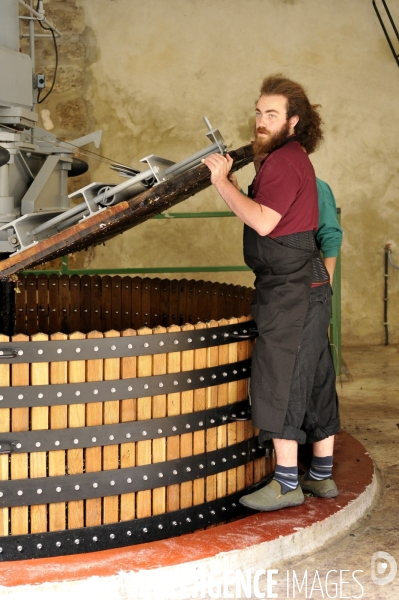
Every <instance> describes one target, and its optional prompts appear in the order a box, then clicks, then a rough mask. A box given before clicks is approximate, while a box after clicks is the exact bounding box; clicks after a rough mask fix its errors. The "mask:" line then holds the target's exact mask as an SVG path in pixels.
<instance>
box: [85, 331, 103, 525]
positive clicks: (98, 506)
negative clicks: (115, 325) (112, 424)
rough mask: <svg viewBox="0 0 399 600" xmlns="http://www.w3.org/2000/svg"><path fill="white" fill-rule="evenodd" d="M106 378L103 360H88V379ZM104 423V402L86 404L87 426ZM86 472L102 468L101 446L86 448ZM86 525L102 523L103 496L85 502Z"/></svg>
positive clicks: (94, 334) (94, 336)
mask: <svg viewBox="0 0 399 600" xmlns="http://www.w3.org/2000/svg"><path fill="white" fill-rule="evenodd" d="M102 337H103V334H102V333H100V332H99V331H90V332H89V333H88V334H87V339H101V338H102ZM103 378H104V369H103V361H102V360H101V359H98V358H97V359H93V360H88V361H86V381H102V380H103ZM102 424H103V403H102V402H88V403H87V404H86V426H87V427H94V426H95V425H102ZM85 469H86V473H93V472H96V471H101V470H102V449H101V446H95V447H93V448H86V450H85ZM85 516H86V522H85V523H86V527H93V526H95V525H101V523H102V520H101V519H102V500H101V498H89V499H88V500H86V502H85Z"/></svg>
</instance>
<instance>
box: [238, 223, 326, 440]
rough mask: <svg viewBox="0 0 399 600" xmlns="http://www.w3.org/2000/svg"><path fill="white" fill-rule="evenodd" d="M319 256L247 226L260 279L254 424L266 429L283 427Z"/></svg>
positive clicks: (247, 246) (249, 259) (248, 258)
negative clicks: (262, 234) (313, 268)
mask: <svg viewBox="0 0 399 600" xmlns="http://www.w3.org/2000/svg"><path fill="white" fill-rule="evenodd" d="M316 257H319V253H318V251H317V250H315V251H312V250H311V251H309V250H301V249H297V248H288V247H286V246H284V245H281V244H279V243H278V242H276V241H274V240H273V239H271V238H270V237H268V236H260V235H259V234H258V233H257V232H256V231H255V230H254V229H252V228H251V227H248V226H247V225H245V226H244V259H245V262H246V264H247V265H248V266H249V267H250V268H251V269H252V270H253V271H254V273H255V275H256V280H255V288H256V291H255V297H254V302H253V304H252V306H251V312H252V316H253V318H254V320H255V322H256V326H257V329H258V332H259V337H258V338H257V340H256V343H255V348H254V352H253V355H252V372H251V402H252V422H253V425H254V426H255V427H258V428H260V429H264V430H266V431H270V432H275V433H280V432H281V431H282V429H283V424H284V419H285V415H286V411H287V407H288V399H289V394H290V387H291V379H292V375H293V371H294V365H295V359H296V353H297V349H298V345H299V340H300V337H301V333H302V329H303V325H304V321H305V317H306V313H307V310H308V304H309V296H310V290H311V283H312V259H313V258H316Z"/></svg>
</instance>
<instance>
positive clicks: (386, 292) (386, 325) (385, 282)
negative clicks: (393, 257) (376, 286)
mask: <svg viewBox="0 0 399 600" xmlns="http://www.w3.org/2000/svg"><path fill="white" fill-rule="evenodd" d="M390 251H391V247H390V245H389V244H386V245H385V260H384V328H385V346H388V344H389V338H388V259H389V253H390Z"/></svg>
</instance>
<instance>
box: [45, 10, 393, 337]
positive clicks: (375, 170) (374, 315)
mask: <svg viewBox="0 0 399 600" xmlns="http://www.w3.org/2000/svg"><path fill="white" fill-rule="evenodd" d="M45 8H46V11H47V16H48V18H49V19H50V21H53V22H54V23H55V24H56V26H57V27H58V28H59V29H60V31H61V32H62V38H61V39H60V40H59V54H60V56H59V73H58V77H57V84H56V87H55V89H54V92H53V93H52V94H51V96H50V97H49V98H48V100H46V101H45V102H44V103H43V104H42V105H40V107H38V110H39V112H40V113H41V118H42V124H43V125H44V126H46V127H52V126H53V127H52V129H51V130H52V131H53V132H54V133H56V135H58V136H59V137H60V138H63V139H73V138H74V137H79V136H81V135H84V134H86V133H88V132H90V131H94V130H96V129H102V130H103V138H102V144H101V147H100V149H99V153H100V154H101V155H102V156H106V157H109V158H112V159H113V160H115V161H118V162H122V163H125V164H127V165H130V166H133V167H138V168H142V165H141V164H140V163H139V162H138V161H139V159H140V158H142V157H143V156H147V155H148V154H152V153H155V154H159V155H161V156H165V157H166V158H169V159H171V160H176V161H178V160H181V159H182V158H184V157H186V156H188V155H190V154H192V153H194V152H196V151H197V150H199V149H201V148H203V147H205V146H206V145H207V139H206V138H205V135H204V134H205V128H204V125H203V123H202V116H203V115H207V116H208V117H209V119H210V120H211V122H212V124H213V125H214V126H217V127H218V128H219V129H220V130H221V132H222V134H223V135H224V137H225V139H226V141H227V143H228V145H229V147H231V148H236V147H239V146H242V145H244V144H246V143H248V141H249V140H250V139H251V134H252V130H253V125H254V103H255V101H256V99H257V97H258V90H259V86H260V83H261V80H262V79H263V77H264V76H266V75H267V74H270V73H273V72H282V73H284V74H285V75H287V76H289V77H291V78H293V79H297V80H298V81H299V82H301V83H303V84H304V85H305V87H306V88H307V90H308V92H309V95H310V98H311V100H312V101H313V102H318V103H320V104H321V105H322V107H323V108H322V114H323V118H324V121H325V143H324V144H323V146H322V148H321V149H320V150H319V151H318V152H317V153H316V154H315V155H313V156H312V161H313V164H314V166H315V169H316V172H317V174H318V176H319V177H320V178H321V179H324V180H326V181H327V182H328V183H329V184H330V185H331V187H332V189H333V191H334V193H335V196H336V199H337V205H338V206H340V207H341V209H342V225H343V227H344V230H345V240H344V244H343V249H342V285H343V298H342V325H343V340H344V343H346V344H356V343H381V342H382V341H383V339H384V328H383V283H384V277H383V262H384V245H385V243H386V242H388V241H391V242H393V245H392V250H393V258H394V260H395V259H396V262H397V263H399V243H398V242H399V237H398V228H397V221H398V216H399V209H398V183H399V176H398V169H397V157H398V150H397V131H396V130H397V121H398V111H399V109H398V103H397V95H398V93H399V82H398V76H399V72H398V68H397V66H396V64H395V61H394V59H393V57H392V54H391V52H390V50H389V47H388V44H387V42H386V40H385V38H384V36H383V32H382V30H381V27H380V25H379V23H378V20H377V17H376V15H375V13H374V10H373V7H372V3H371V0H370V2H368V1H367V2H365V1H364V0H351V2H348V0H335V2H320V0H201V1H199V0H169V1H168V2H164V1H162V0H147V1H146V2H141V1H139V0H95V1H93V0H64V1H54V0H49V1H47V2H46V3H45ZM391 10H392V13H393V16H394V18H396V22H397V23H399V9H397V8H396V13H395V7H394V6H393V7H391ZM36 45H37V61H36V62H37V70H38V71H40V70H41V71H44V72H45V73H46V75H47V77H48V78H49V80H50V79H51V75H52V70H53V65H54V54H53V49H52V45H51V42H50V41H47V40H46V41H43V42H39V41H38V42H37V44H36ZM88 149H89V150H92V151H95V148H94V146H89V147H88ZM89 163H90V171H89V173H88V174H87V175H86V176H84V177H82V178H80V180H79V181H77V180H75V181H74V182H73V185H74V188H76V187H80V186H81V185H83V184H85V183H87V182H88V181H107V182H118V177H117V175H116V174H115V173H113V172H112V171H110V170H109V168H108V165H107V164H106V163H105V162H99V161H98V160H94V159H89ZM252 173H253V167H252V166H249V167H246V168H245V169H244V170H243V171H242V172H241V173H239V180H240V183H241V184H242V186H243V187H245V186H246V185H247V184H248V183H249V182H250V181H251V178H252ZM174 210H180V211H184V212H189V211H204V210H209V211H218V210H225V205H224V203H223V201H222V200H221V199H220V198H219V197H218V195H217V193H216V192H215V191H214V190H213V189H208V190H205V191H204V192H202V193H201V194H199V195H197V196H195V197H194V198H192V199H190V200H188V201H186V202H185V203H183V204H181V205H178V207H176V208H175V209H174ZM241 234H242V227H241V225H240V223H239V222H238V220H236V219H228V218H224V219H208V220H198V219H191V220H188V219H179V220H177V219H176V220H173V219H169V220H152V221H150V222H148V223H145V224H144V225H141V226H140V227H138V228H135V229H132V230H131V231H129V232H126V233H124V234H123V235H122V236H118V237H117V238H115V239H114V240H111V241H109V242H107V244H106V246H105V247H103V246H99V247H95V248H91V249H89V250H88V251H87V252H86V253H81V254H80V255H75V256H74V257H73V259H72V260H71V264H73V266H75V267H76V266H84V267H90V268H93V269H94V268H104V267H110V268H111V267H147V268H149V267H167V266H187V265H189V266H193V265H196V266H203V265H239V264H243V263H242V254H241V253H242V242H241ZM390 275H391V277H390V308H389V310H390V315H389V318H390V323H391V325H390V334H391V341H392V342H399V327H398V322H399V273H398V272H397V271H394V270H393V269H391V270H390ZM173 276H177V277H182V275H181V274H174V275H173V274H171V277H173ZM187 277H188V278H191V277H192V278H195V279H204V278H205V279H208V278H213V279H217V280H219V281H226V282H235V283H240V284H243V285H251V284H252V281H253V277H252V275H251V274H250V273H242V272H241V273H215V274H207V273H205V274H204V273H194V274H190V273H188V274H187Z"/></svg>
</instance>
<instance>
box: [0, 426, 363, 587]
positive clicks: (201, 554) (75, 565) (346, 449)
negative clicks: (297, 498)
mask: <svg viewBox="0 0 399 600" xmlns="http://www.w3.org/2000/svg"><path fill="white" fill-rule="evenodd" d="M373 475H374V465H373V462H372V460H371V458H370V456H369V454H368V452H367V451H366V450H365V448H364V447H363V446H362V444H361V443H360V442H358V441H357V440H355V438H353V437H352V436H350V435H349V434H347V433H345V432H341V433H340V434H338V435H337V436H336V443H335V451H334V480H335V482H336V484H337V487H338V490H339V495H338V497H337V498H331V499H322V498H314V497H307V498H306V499H305V503H304V504H303V505H302V506H296V507H293V508H288V509H284V510H282V511H277V512H273V513H254V514H253V515H251V516H249V517H246V518H244V519H241V520H239V521H235V522H233V523H228V524H226V525H221V526H218V527H214V528H212V529H207V530H205V531H198V532H195V533H191V534H187V535H183V536H181V537H177V538H171V539H167V540H160V541H157V542H149V543H147V544H141V545H138V546H129V547H125V548H119V549H113V550H104V551H100V552H93V553H87V554H79V555H74V556H63V557H54V558H43V559H33V560H25V561H13V562H3V563H2V564H0V585H3V586H8V587H14V586H17V585H28V584H30V585H38V584H41V583H44V582H58V581H68V580H70V581H73V580H81V579H87V578H88V577H93V576H101V577H105V576H112V575H117V574H118V573H120V572H121V571H125V572H129V571H139V570H141V569H146V570H149V569H156V568H161V567H170V566H174V565H180V564H184V563H188V562H193V561H198V560H203V559H207V558H212V557H214V556H216V555H218V554H220V553H226V552H231V551H233V550H243V549H245V548H248V547H250V546H255V545H258V544H261V543H265V542H270V541H272V540H275V539H277V538H280V537H282V536H283V537H285V536H288V535H290V534H293V533H296V532H297V531H298V530H301V529H305V528H307V527H311V526H312V525H314V524H315V523H318V522H320V521H323V520H325V519H327V518H328V517H332V516H333V515H334V514H337V513H338V512H340V511H341V510H343V509H344V508H345V507H346V506H348V504H350V503H351V502H353V501H354V500H355V499H356V498H358V497H359V496H360V495H361V494H362V493H363V492H364V491H365V489H366V488H367V487H368V486H369V485H370V484H371V483H372V481H373Z"/></svg>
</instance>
